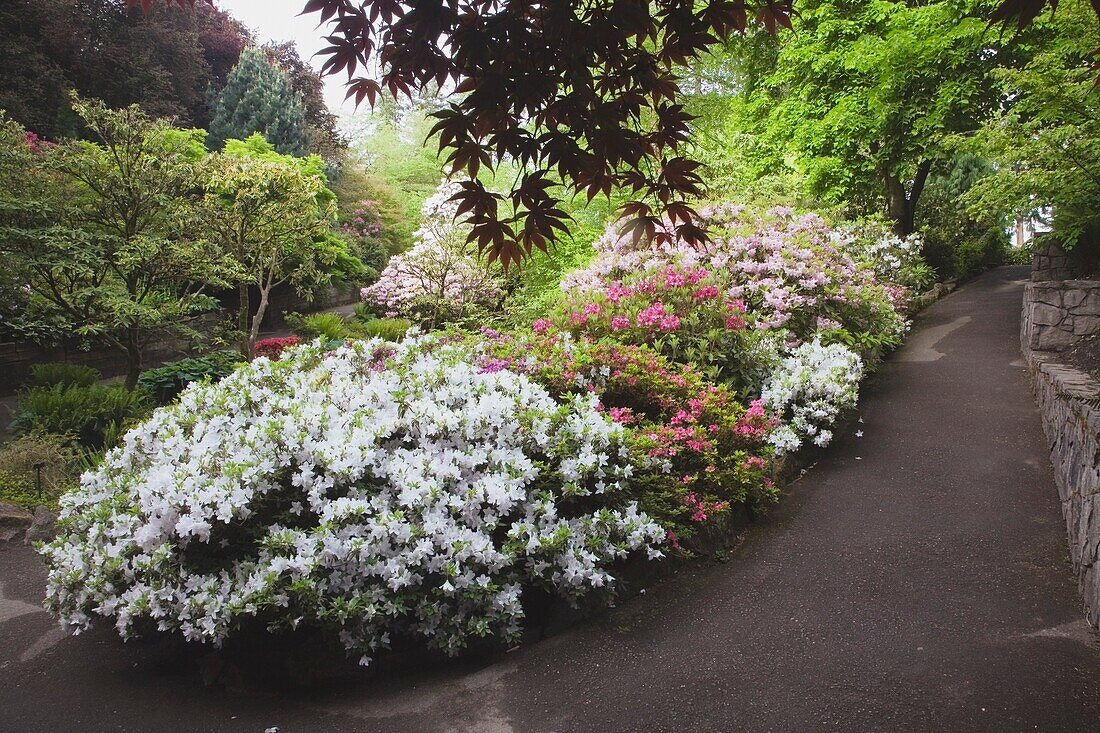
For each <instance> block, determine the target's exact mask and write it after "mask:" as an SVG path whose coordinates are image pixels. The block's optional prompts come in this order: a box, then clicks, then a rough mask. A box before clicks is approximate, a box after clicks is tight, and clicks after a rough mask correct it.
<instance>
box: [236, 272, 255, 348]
mask: <svg viewBox="0 0 1100 733" xmlns="http://www.w3.org/2000/svg"><path fill="white" fill-rule="evenodd" d="M237 293H238V296H239V300H240V305H238V306H237V331H238V332H239V333H240V340H241V341H240V347H241V355H242V356H244V358H245V359H248V360H249V361H252V347H253V344H252V339H251V332H250V331H249V328H248V316H249V310H251V305H252V304H251V303H250V302H249V300H248V283H240V284H238V285H237Z"/></svg>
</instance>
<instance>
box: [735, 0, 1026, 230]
mask: <svg viewBox="0 0 1100 733" xmlns="http://www.w3.org/2000/svg"><path fill="white" fill-rule="evenodd" d="M990 7H991V5H990V4H989V3H986V2H982V1H980V0H940V1H939V2H921V3H917V2H893V1H892V0H871V1H870V2H865V3H849V2H842V1H840V0H807V2H804V3H802V4H801V5H800V6H799V14H798V16H797V17H796V19H795V22H794V30H793V31H792V32H789V33H786V32H781V33H780V34H779V37H778V39H777V41H778V44H779V48H778V54H776V56H775V62H774V66H773V69H772V71H771V72H770V73H768V74H765V75H763V76H762V78H761V79H760V81H759V83H757V84H756V85H755V86H752V87H751V88H749V89H748V90H747V93H746V94H745V95H743V96H742V97H739V98H738V102H737V103H736V104H735V105H734V109H733V119H732V121H731V125H732V126H733V128H734V129H736V130H740V131H743V132H745V131H747V132H749V133H751V134H752V136H753V137H754V138H755V139H754V140H753V141H752V143H751V145H749V146H747V147H748V150H749V152H750V154H751V155H750V158H749V162H750V164H751V165H752V166H753V169H754V173H755V174H758V175H763V174H775V173H777V172H781V171H782V170H784V169H790V168H793V169H795V170H796V171H798V172H800V173H801V174H803V175H804V176H805V178H806V181H807V185H808V186H809V189H810V192H811V193H812V194H814V195H815V196H817V197H820V198H821V199H823V200H824V201H825V202H828V203H840V204H845V205H847V206H849V207H851V208H852V209H854V210H855V211H857V212H859V213H872V212H885V213H886V214H887V215H888V216H889V217H890V218H891V219H892V220H893V221H894V223H895V228H896V229H897V231H898V232H899V233H902V234H908V233H910V232H912V231H913V229H914V221H915V211H916V206H917V203H918V201H919V199H920V196H921V193H922V192H923V189H924V186H925V183H926V182H927V180H928V176H929V174H930V173H931V172H932V171H933V169H934V168H935V167H936V166H937V165H940V164H942V163H945V162H948V161H949V158H948V157H947V156H948V155H950V152H949V151H948V148H947V145H946V142H947V140H948V139H949V138H950V137H951V136H952V135H954V134H956V133H960V132H966V131H973V130H975V129H977V128H978V127H980V126H981V124H982V123H983V122H984V121H985V120H986V119H988V118H989V117H990V116H991V115H992V114H993V113H994V112H995V111H996V109H997V108H998V106H999V104H1000V102H1001V92H1000V89H999V87H998V86H997V85H996V84H995V83H994V82H993V79H992V77H991V72H992V71H993V70H994V69H996V68H999V67H1002V66H1005V65H1007V64H1011V63H1014V62H1015V54H1016V51H1015V50H1014V49H1013V47H1011V46H1008V45H1004V44H1002V42H1001V41H1000V40H999V38H998V36H997V35H996V34H994V33H990V32H988V30H987V21H986V20H985V18H986V17H988V13H989V10H990Z"/></svg>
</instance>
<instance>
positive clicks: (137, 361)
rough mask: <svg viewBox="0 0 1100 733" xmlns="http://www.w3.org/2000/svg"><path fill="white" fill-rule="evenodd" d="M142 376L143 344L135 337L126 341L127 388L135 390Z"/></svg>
mask: <svg viewBox="0 0 1100 733" xmlns="http://www.w3.org/2000/svg"><path fill="white" fill-rule="evenodd" d="M140 376H141V346H139V345H138V344H137V342H136V341H135V340H134V339H133V338H129V339H128V340H127V342H126V389H128V390H131V391H133V390H134V388H135V387H137V384H138V377H140Z"/></svg>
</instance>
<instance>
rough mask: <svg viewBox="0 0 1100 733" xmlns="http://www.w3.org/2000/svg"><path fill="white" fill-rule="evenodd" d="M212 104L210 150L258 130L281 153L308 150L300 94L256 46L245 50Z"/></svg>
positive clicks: (297, 153)
mask: <svg viewBox="0 0 1100 733" xmlns="http://www.w3.org/2000/svg"><path fill="white" fill-rule="evenodd" d="M213 106H214V119H213V120H212V121H211V122H210V137H209V138H208V139H207V142H208V144H209V145H210V147H211V149H214V150H217V149H219V148H221V146H222V145H223V144H224V143H225V141H226V140H228V139H231V138H237V139H244V138H247V137H248V136H249V135H251V134H252V133H254V132H258V133H260V134H261V135H263V136H264V138H265V139H266V140H267V141H268V142H269V143H271V144H272V145H274V146H275V149H276V150H277V151H279V152H280V153H282V154H284V155H296V156H297V155H305V154H306V152H307V151H308V148H309V135H308V133H307V132H306V116H305V108H304V106H303V104H302V96H301V95H300V94H298V93H296V92H295V91H294V90H293V89H292V88H291V85H290V80H289V79H288V78H287V76H286V74H285V73H283V72H282V71H281V70H279V69H278V68H276V67H275V66H273V65H272V64H271V63H270V62H269V61H268V60H267V56H266V55H265V54H264V52H263V51H261V50H260V49H257V48H249V49H245V51H244V53H242V54H241V60H240V62H239V63H238V64H237V66H236V68H234V69H233V71H232V72H231V73H230V74H229V78H228V79H227V80H226V84H225V88H224V89H222V91H221V93H220V94H218V96H217V98H216V99H215V101H214V105H213Z"/></svg>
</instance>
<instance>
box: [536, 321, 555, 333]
mask: <svg viewBox="0 0 1100 733" xmlns="http://www.w3.org/2000/svg"><path fill="white" fill-rule="evenodd" d="M553 327H554V324H553V322H552V321H548V320H547V319H545V318H540V319H538V320H537V321H535V322H534V323H532V324H531V329H532V330H533V331H534V332H535V333H546V332H547V331H549V330H550V329H551V328H553Z"/></svg>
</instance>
